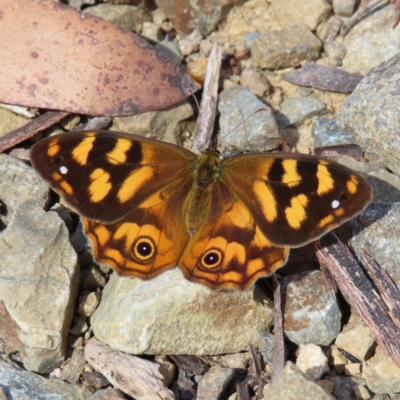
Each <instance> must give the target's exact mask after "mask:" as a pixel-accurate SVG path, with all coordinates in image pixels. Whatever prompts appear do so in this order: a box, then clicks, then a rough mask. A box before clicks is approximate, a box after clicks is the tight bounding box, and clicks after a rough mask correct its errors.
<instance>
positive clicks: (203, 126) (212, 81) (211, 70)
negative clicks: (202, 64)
mask: <svg viewBox="0 0 400 400" xmlns="http://www.w3.org/2000/svg"><path fill="white" fill-rule="evenodd" d="M221 57H222V49H221V47H220V46H219V45H218V44H217V43H214V47H213V49H212V51H211V53H210V57H209V58H208V64H207V72H206V79H205V82H204V88H203V96H202V98H201V105H200V111H199V114H200V115H201V117H200V119H199V121H198V122H197V126H196V130H195V132H194V135H193V146H192V150H193V151H194V152H195V153H201V152H203V151H204V150H206V149H207V148H210V147H211V146H210V144H211V137H212V133H213V130H214V123H215V115H216V112H217V100H218V82H219V72H220V69H221Z"/></svg>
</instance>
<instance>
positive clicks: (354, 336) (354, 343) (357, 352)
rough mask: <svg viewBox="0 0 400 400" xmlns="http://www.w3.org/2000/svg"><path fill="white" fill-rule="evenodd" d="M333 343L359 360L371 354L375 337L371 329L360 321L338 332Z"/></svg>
mask: <svg viewBox="0 0 400 400" xmlns="http://www.w3.org/2000/svg"><path fill="white" fill-rule="evenodd" d="M335 345H336V346H337V347H338V348H339V349H342V350H344V351H346V352H347V353H349V354H351V355H352V356H354V357H356V358H357V359H358V360H360V361H364V360H366V359H368V358H369V357H370V356H371V353H372V351H373V350H374V349H375V338H374V336H373V335H372V332H371V330H370V329H369V328H368V326H366V325H365V323H363V322H362V321H359V322H358V323H357V324H356V325H354V326H350V327H348V328H347V329H346V327H345V329H344V330H343V332H340V333H339V335H338V336H337V338H336V341H335Z"/></svg>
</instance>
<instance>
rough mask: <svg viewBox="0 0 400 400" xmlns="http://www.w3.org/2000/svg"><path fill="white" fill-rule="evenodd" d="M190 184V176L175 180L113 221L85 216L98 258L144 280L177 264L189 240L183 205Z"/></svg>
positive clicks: (85, 224)
mask: <svg viewBox="0 0 400 400" xmlns="http://www.w3.org/2000/svg"><path fill="white" fill-rule="evenodd" d="M191 185H192V183H191V181H190V180H188V179H183V180H181V181H178V182H175V185H170V186H168V187H167V188H164V189H163V190H160V191H158V192H156V193H154V194H153V195H152V196H150V197H149V198H148V199H146V200H145V201H144V202H142V203H141V204H140V206H138V207H136V208H134V209H133V210H132V211H131V212H130V213H129V214H128V215H127V216H126V217H125V218H124V219H123V220H120V221H118V222H115V223H112V224H108V225H104V224H101V223H98V222H94V221H89V220H87V219H84V218H83V219H82V220H83V223H84V228H85V231H86V234H87V236H88V237H89V238H90V239H92V243H93V250H94V254H95V257H96V260H97V261H98V262H100V263H106V264H109V265H111V266H112V267H113V268H114V269H115V270H116V271H117V272H118V273H120V274H121V275H129V276H138V277H140V278H142V279H149V278H153V277H154V276H156V275H158V274H159V273H161V272H163V271H165V270H167V269H169V268H174V267H176V265H177V262H178V260H179V258H180V256H181V254H182V253H183V251H184V249H185V247H186V245H187V242H188V240H189V233H188V231H187V229H186V225H185V213H184V204H185V199H186V198H187V195H188V193H189V190H190V189H191Z"/></svg>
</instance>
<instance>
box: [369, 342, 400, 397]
mask: <svg viewBox="0 0 400 400" xmlns="http://www.w3.org/2000/svg"><path fill="white" fill-rule="evenodd" d="M362 377H363V378H364V379H365V380H366V383H367V386H368V388H369V389H370V390H371V391H372V392H374V393H389V394H392V393H399V392H400V367H399V366H398V365H396V364H395V363H394V361H393V360H392V359H391V358H390V357H387V356H385V355H384V354H383V353H382V351H381V350H380V348H378V349H377V352H376V354H375V355H374V356H373V357H372V358H371V360H370V361H369V362H368V363H367V365H366V366H364V368H363V373H362Z"/></svg>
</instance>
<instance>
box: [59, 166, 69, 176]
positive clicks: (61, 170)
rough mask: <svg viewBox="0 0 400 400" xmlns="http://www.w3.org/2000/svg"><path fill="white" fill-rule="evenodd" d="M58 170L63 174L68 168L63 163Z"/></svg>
mask: <svg viewBox="0 0 400 400" xmlns="http://www.w3.org/2000/svg"><path fill="white" fill-rule="evenodd" d="M60 172H61V173H62V174H63V175H65V174H66V173H67V172H68V168H67V167H66V166H65V165H63V166H61V167H60Z"/></svg>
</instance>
